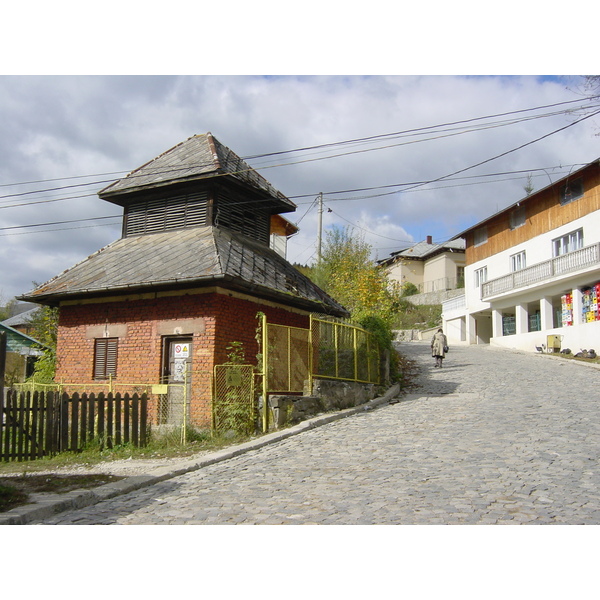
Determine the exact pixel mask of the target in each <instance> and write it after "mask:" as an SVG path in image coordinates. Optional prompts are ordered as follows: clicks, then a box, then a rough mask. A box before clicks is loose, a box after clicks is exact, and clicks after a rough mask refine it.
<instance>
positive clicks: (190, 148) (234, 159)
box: [98, 132, 296, 213]
mask: <svg viewBox="0 0 600 600" xmlns="http://www.w3.org/2000/svg"><path fill="white" fill-rule="evenodd" d="M219 176H221V177H230V178H233V179H235V180H238V181H239V182H240V183H242V184H244V185H245V186H250V187H251V188H253V189H254V190H255V191H257V192H259V193H261V194H264V195H265V196H267V197H269V198H270V199H272V200H273V201H274V202H275V204H276V206H277V212H278V213H281V212H291V211H294V210H295V209H296V205H295V204H294V203H293V202H292V201H291V200H289V199H288V198H286V196H284V195H283V194H282V193H281V192H280V191H278V190H276V189H275V188H274V187H273V186H272V185H271V184H270V183H269V182H268V181H267V180H266V179H265V178H264V177H263V176H262V175H260V174H259V173H258V172H257V171H255V170H254V169H253V168H252V167H250V165H249V164H248V163H247V162H245V161H244V160H242V159H241V158H240V157H239V156H238V155H237V154H236V153H235V152H233V151H232V150H230V149H229V148H227V147H226V146H224V145H223V144H221V142H219V141H218V140H217V139H216V138H215V137H214V136H213V135H212V134H211V133H210V132H209V133H204V134H201V135H194V136H192V137H190V138H188V139H187V140H185V141H184V142H181V143H179V144H177V145H176V146H174V147H173V148H171V149H170V150H167V151H166V152H163V153H162V154H161V155H160V156H157V157H156V158H155V159H153V160H151V161H150V162H147V163H146V164H145V165H142V166H141V167H139V168H137V169H135V170H134V171H132V172H131V173H129V175H127V176H126V177H124V178H123V179H119V180H118V181H116V182H114V183H112V184H110V185H109V186H107V187H105V188H104V189H103V190H101V191H100V192H98V195H99V196H100V198H102V199H103V200H106V201H108V202H113V203H115V204H119V205H122V204H123V202H124V199H123V198H124V196H125V195H129V194H131V193H134V192H140V191H145V190H148V189H152V188H158V187H163V186H167V185H168V186H170V185H173V184H176V183H187V182H192V181H197V180H199V179H205V178H208V177H219Z"/></svg>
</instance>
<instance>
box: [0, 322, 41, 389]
mask: <svg viewBox="0 0 600 600" xmlns="http://www.w3.org/2000/svg"><path fill="white" fill-rule="evenodd" d="M9 320H10V319H9ZM6 323H7V322H6V321H3V322H2V323H0V331H3V332H4V333H6V367H5V380H6V381H5V383H6V384H7V385H11V384H12V383H20V382H23V381H25V379H27V378H28V377H30V376H31V375H32V374H33V368H34V365H35V361H36V360H37V359H38V358H39V357H40V356H42V355H43V354H44V350H45V349H46V346H44V345H43V344H42V343H41V342H39V341H38V340H36V339H34V338H32V337H31V336H29V335H26V334H25V333H22V332H21V331H18V330H17V329H14V328H13V327H10V325H7V324H6Z"/></svg>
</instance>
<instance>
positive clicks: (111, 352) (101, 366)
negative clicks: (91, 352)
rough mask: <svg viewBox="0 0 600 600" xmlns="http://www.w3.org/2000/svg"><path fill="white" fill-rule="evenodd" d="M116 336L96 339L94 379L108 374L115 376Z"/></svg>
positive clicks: (103, 377) (102, 377) (105, 376)
mask: <svg viewBox="0 0 600 600" xmlns="http://www.w3.org/2000/svg"><path fill="white" fill-rule="evenodd" d="M118 341H119V340H118V338H101V339H97V340H96V348H95V356H94V379H106V378H107V377H109V375H112V376H113V377H116V376H117V347H118Z"/></svg>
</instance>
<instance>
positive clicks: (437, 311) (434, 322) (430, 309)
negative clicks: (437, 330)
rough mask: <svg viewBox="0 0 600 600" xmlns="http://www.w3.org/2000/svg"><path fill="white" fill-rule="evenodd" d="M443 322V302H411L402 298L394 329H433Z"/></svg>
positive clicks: (393, 325)
mask: <svg viewBox="0 0 600 600" xmlns="http://www.w3.org/2000/svg"><path fill="white" fill-rule="evenodd" d="M441 322H442V305H441V304H411V303H410V302H409V301H408V300H405V299H401V300H400V302H399V307H398V314H397V316H396V318H395V319H394V322H393V324H392V329H431V328H432V327H437V326H438V325H440V324H441Z"/></svg>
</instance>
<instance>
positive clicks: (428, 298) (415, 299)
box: [404, 289, 465, 305]
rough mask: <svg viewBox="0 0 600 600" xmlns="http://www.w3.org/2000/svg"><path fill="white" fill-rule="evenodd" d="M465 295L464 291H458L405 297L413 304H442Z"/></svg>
mask: <svg viewBox="0 0 600 600" xmlns="http://www.w3.org/2000/svg"><path fill="white" fill-rule="evenodd" d="M464 293H465V290H464V289H458V290H446V291H440V292H428V293H427V294H414V295H413V296H405V297H404V299H405V300H408V302H410V303H411V304H418V305H421V304H441V303H442V302H445V301H446V300H450V298H456V296H463V295H464Z"/></svg>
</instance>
